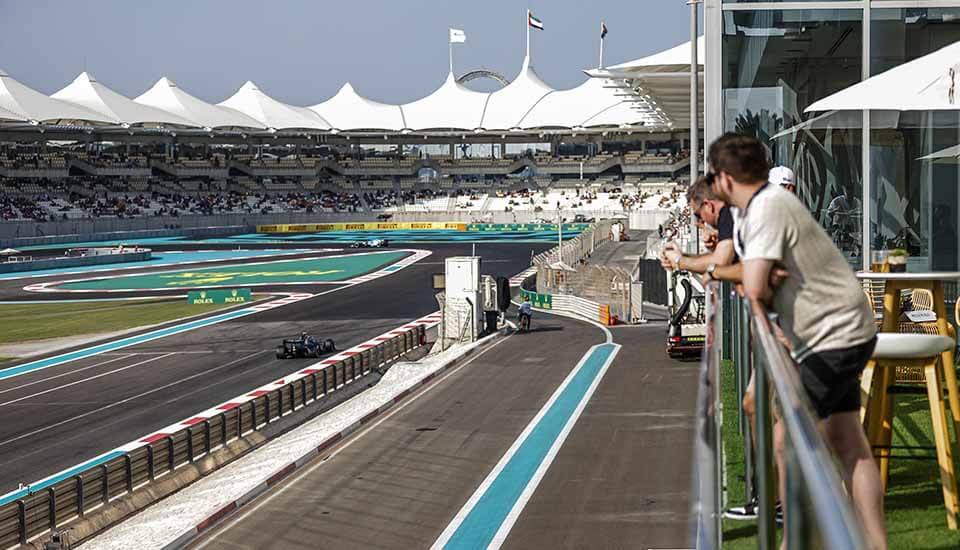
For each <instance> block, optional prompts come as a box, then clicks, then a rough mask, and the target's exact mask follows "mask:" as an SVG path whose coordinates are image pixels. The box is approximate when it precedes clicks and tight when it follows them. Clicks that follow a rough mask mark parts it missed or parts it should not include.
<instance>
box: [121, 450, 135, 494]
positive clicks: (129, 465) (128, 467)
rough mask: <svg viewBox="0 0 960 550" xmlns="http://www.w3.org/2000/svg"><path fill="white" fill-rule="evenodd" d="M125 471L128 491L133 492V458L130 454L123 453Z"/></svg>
mask: <svg viewBox="0 0 960 550" xmlns="http://www.w3.org/2000/svg"><path fill="white" fill-rule="evenodd" d="M123 471H124V476H125V477H126V481H127V492H128V493H132V492H133V459H132V458H130V454H129V453H128V454H125V455H123Z"/></svg>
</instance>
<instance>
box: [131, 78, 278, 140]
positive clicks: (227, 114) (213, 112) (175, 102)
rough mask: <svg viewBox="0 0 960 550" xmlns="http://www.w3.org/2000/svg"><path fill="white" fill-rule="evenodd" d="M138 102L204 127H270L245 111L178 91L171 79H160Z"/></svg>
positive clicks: (137, 99)
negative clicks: (213, 103)
mask: <svg viewBox="0 0 960 550" xmlns="http://www.w3.org/2000/svg"><path fill="white" fill-rule="evenodd" d="M134 101H136V102H137V103H140V104H141V105H148V106H150V107H156V108H157V109H162V110H164V111H168V112H171V113H173V114H175V115H177V116H179V117H181V118H185V119H187V120H189V121H190V122H192V123H193V124H194V125H196V126H200V127H203V128H257V129H264V128H266V126H264V125H263V124H261V123H260V122H257V121H256V120H254V119H253V118H250V117H249V116H247V115H245V114H243V113H241V112H238V111H235V110H233V109H230V108H228V107H220V106H218V105H211V104H210V103H207V102H206V101H203V100H201V99H197V98H196V97H194V96H192V95H190V94H188V93H187V92H185V91H183V90H181V89H180V88H178V87H177V85H176V84H174V83H173V82H172V81H171V80H170V79H168V78H167V77H163V78H161V79H160V80H158V81H157V83H156V84H154V85H153V87H152V88H150V89H149V90H147V91H146V92H144V93H143V94H141V95H140V96H139V97H137V98H136V99H134Z"/></svg>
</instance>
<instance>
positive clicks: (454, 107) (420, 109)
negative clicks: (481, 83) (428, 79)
mask: <svg viewBox="0 0 960 550" xmlns="http://www.w3.org/2000/svg"><path fill="white" fill-rule="evenodd" d="M489 96H490V94H489V93H484V92H475V91H473V90H471V89H469V88H467V87H466V86H464V85H463V84H460V83H459V82H457V79H456V77H454V76H453V73H448V74H447V79H446V80H444V81H443V85H442V86H440V87H439V88H437V89H436V90H434V91H433V93H431V94H430V95H428V96H427V97H424V98H421V99H418V100H416V101H413V102H410V103H406V104H404V105H401V106H400V110H401V112H403V119H404V122H406V128H407V129H409V130H475V129H477V128H480V123H481V122H482V121H483V108H484V107H485V106H486V104H487V97H489Z"/></svg>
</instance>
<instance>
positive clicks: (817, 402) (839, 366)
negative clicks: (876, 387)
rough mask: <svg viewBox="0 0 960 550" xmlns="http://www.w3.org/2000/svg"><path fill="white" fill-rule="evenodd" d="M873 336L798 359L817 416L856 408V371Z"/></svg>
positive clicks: (874, 341)
mask: <svg viewBox="0 0 960 550" xmlns="http://www.w3.org/2000/svg"><path fill="white" fill-rule="evenodd" d="M876 345H877V339H876V338H871V339H870V340H868V341H867V342H864V343H863V344H860V345H857V346H853V347H850V348H845V349H832V350H827V351H823V352H820V353H814V354H812V355H810V356H809V357H807V358H806V359H804V360H803V361H802V362H801V363H800V380H801V381H802V382H803V388H804V389H805V390H807V396H808V397H809V398H810V401H811V402H812V403H813V409H814V410H815V411H816V412H817V416H818V417H820V418H826V417H828V416H830V415H831V414H834V413H840V412H850V411H857V410H860V373H861V372H863V368H864V367H865V366H867V362H868V361H869V360H870V357H871V356H872V355H873V348H874V347H875V346H876Z"/></svg>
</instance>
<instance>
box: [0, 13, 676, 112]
mask: <svg viewBox="0 0 960 550" xmlns="http://www.w3.org/2000/svg"><path fill="white" fill-rule="evenodd" d="M527 8H530V9H531V10H532V11H533V13H534V15H535V16H536V17H537V18H539V19H540V20H541V21H543V23H544V26H545V30H543V31H537V30H534V29H531V50H532V60H533V66H534V67H535V69H536V71H537V73H538V74H539V75H540V76H541V78H543V79H544V81H546V82H547V83H548V84H550V85H551V86H553V87H554V88H558V89H564V88H571V87H573V86H576V85H578V84H580V83H581V82H582V81H583V80H585V78H586V76H585V75H584V74H583V73H582V72H581V70H582V69H586V68H593V67H596V66H597V64H598V61H599V36H600V22H601V21H604V22H606V24H607V27H608V29H609V34H608V35H607V38H606V40H605V45H604V61H605V64H606V65H612V64H615V63H620V62H624V61H629V60H632V59H637V58H640V57H644V56H646V55H649V54H652V53H656V52H658V51H662V50H665V49H667V48H670V47H672V46H675V45H677V44H681V43H683V42H686V41H687V40H689V32H690V31H689V13H690V12H689V8H688V7H687V5H686V1H685V0H594V1H592V2H591V1H587V0H579V1H578V0H528V1H527V2H520V1H516V0H479V1H474V2H466V1H463V0H446V1H441V0H430V1H428V0H406V1H397V0H392V1H391V0H353V1H336V2H334V1H331V0H270V1H264V0H260V1H251V0H229V1H228V0H194V1H189V2H188V1H186V0H163V1H158V0H152V1H147V0H57V1H54V0H0V69H3V70H5V71H6V72H7V73H9V74H10V75H11V76H12V77H14V78H16V79H17V80H19V81H20V82H23V83H24V84H26V85H27V86H30V87H32V88H34V89H36V90H39V91H41V92H43V93H46V94H51V93H53V92H55V91H57V90H59V89H60V88H62V87H64V86H66V85H67V84H69V83H70V82H71V81H72V80H73V79H74V78H75V77H76V76H77V75H78V74H79V73H80V72H81V71H84V70H86V71H88V72H89V73H91V74H92V75H94V76H95V77H96V79H97V80H98V81H100V82H102V83H103V84H105V85H107V86H108V87H110V88H112V89H114V90H116V91H117V92H119V93H121V94H123V95H126V96H127V97H131V98H132V97H136V96H138V95H140V94H141V93H143V92H144V91H146V90H147V89H148V88H150V87H151V86H152V85H153V84H154V83H155V82H156V81H157V79H159V78H160V77H161V76H166V77H168V78H170V79H171V80H173V81H174V82H176V83H177V85H178V86H180V87H181V88H183V89H184V90H186V91H188V92H190V93H191V94H193V95H195V96H197V97H199V98H201V99H203V100H206V101H210V102H219V101H222V100H224V99H226V98H227V97H229V96H230V95H232V94H233V93H234V92H235V91H236V90H237V89H238V88H239V87H240V86H241V85H243V83H244V82H246V81H247V80H252V81H253V82H255V83H256V84H257V85H258V86H259V87H260V89H261V90H263V91H264V92H266V93H267V94H268V95H270V96H272V97H274V98H276V99H278V100H281V101H285V102H288V103H292V104H294V105H304V106H307V105H314V104H316V103H320V102H321V101H324V100H326V99H328V98H329V97H331V96H332V95H334V94H335V93H336V92H337V90H339V89H340V87H341V86H342V85H343V84H344V83H345V82H350V83H351V84H353V86H354V88H356V89H357V91H358V92H359V93H360V94H362V95H364V96H366V97H369V98H371V99H375V100H378V101H383V102H387V103H404V102H408V101H412V100H414V99H418V98H420V97H423V96H425V95H427V94H429V93H430V92H431V91H433V90H434V89H436V88H437V87H439V86H440V85H441V84H442V83H443V80H444V79H445V78H446V75H447V72H448V63H449V61H448V47H447V43H448V28H450V27H454V28H459V29H462V30H464V31H465V32H466V35H467V41H466V43H465V44H456V45H454V72H455V73H456V74H457V75H458V76H459V75H461V74H463V73H465V72H467V71H468V70H473V69H479V68H484V69H488V70H492V71H495V72H498V73H500V74H502V75H504V76H505V77H506V78H507V79H508V80H509V79H513V78H514V76H516V74H517V72H518V71H519V69H520V65H521V63H522V61H523V55H524V49H525V32H526V31H525V29H526V10H527ZM475 82H476V81H475ZM471 86H472V87H476V88H478V89H487V90H489V89H492V88H490V85H489V84H487V86H486V87H485V86H484V85H482V84H475V83H471Z"/></svg>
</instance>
